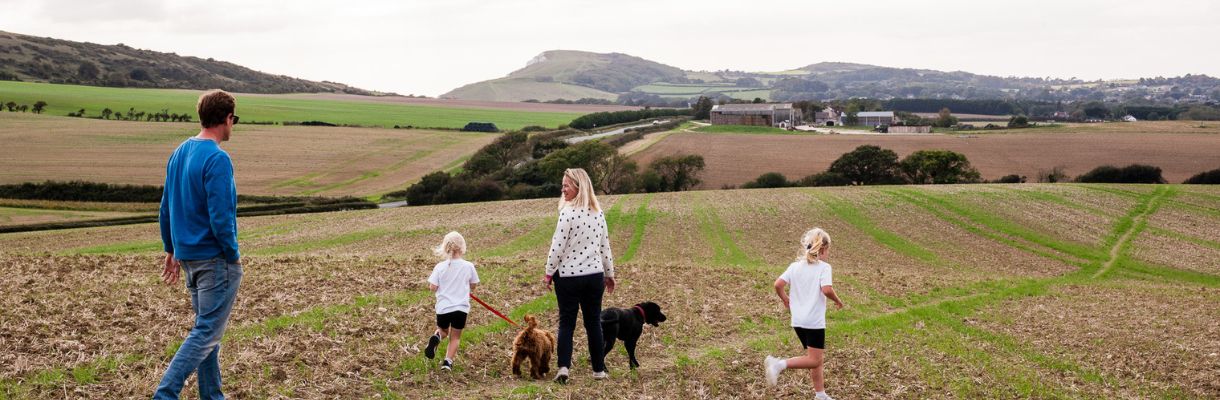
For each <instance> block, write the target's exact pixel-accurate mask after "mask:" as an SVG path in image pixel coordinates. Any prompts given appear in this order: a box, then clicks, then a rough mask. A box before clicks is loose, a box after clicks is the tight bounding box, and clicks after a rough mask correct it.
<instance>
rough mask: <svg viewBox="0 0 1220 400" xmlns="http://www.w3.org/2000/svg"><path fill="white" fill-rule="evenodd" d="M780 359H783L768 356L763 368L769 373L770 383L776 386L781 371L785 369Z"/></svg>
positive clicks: (768, 379) (768, 381)
mask: <svg viewBox="0 0 1220 400" xmlns="http://www.w3.org/2000/svg"><path fill="white" fill-rule="evenodd" d="M780 361H782V360H780V359H778V358H775V357H771V356H767V359H766V360H765V361H764V362H763V368H764V369H765V372H766V374H767V384H768V385H771V386H775V385H776V384H778V383H779V373H780V372H783V371H784V370H783V368H782V367H781V366H780Z"/></svg>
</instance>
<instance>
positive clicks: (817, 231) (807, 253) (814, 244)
mask: <svg viewBox="0 0 1220 400" xmlns="http://www.w3.org/2000/svg"><path fill="white" fill-rule="evenodd" d="M801 246H802V249H801V255H800V256H799V257H797V261H802V260H804V261H805V262H808V263H810V264H812V263H815V262H817V261H818V256H819V254H821V252H822V249H825V248H828V247H830V235H829V234H827V233H826V231H824V230H822V228H813V229H810V230H809V231H808V232H805V235H804V236H802V237H801Z"/></svg>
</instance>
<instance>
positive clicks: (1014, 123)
mask: <svg viewBox="0 0 1220 400" xmlns="http://www.w3.org/2000/svg"><path fill="white" fill-rule="evenodd" d="M1008 127H1009V128H1028V127H1029V118H1026V117H1025V116H1024V115H1014V116H1012V118H1009V119H1008Z"/></svg>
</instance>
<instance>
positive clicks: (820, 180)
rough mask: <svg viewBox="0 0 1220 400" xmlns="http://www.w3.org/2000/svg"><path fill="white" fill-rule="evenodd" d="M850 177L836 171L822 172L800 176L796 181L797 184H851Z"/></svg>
mask: <svg viewBox="0 0 1220 400" xmlns="http://www.w3.org/2000/svg"><path fill="white" fill-rule="evenodd" d="M851 183H852V181H851V179H848V178H847V177H846V176H843V174H840V173H838V172H830V171H826V172H822V173H818V174H813V175H809V176H806V177H804V178H801V180H800V181H798V182H797V185H799V186H848V185H851Z"/></svg>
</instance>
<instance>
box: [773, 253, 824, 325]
mask: <svg viewBox="0 0 1220 400" xmlns="http://www.w3.org/2000/svg"><path fill="white" fill-rule="evenodd" d="M779 279H783V280H784V281H785V282H788V287H789V289H788V307H789V308H790V309H791V311H792V326H794V327H797V328H805V329H826V295H825V294H823V293H822V286H830V285H831V279H830V264H827V263H825V262H823V261H822V260H818V261H817V262H816V263H814V264H810V263H809V262H807V261H805V260H801V261H797V262H794V263H792V264H789V265H788V270H786V271H784V274H783V275H780V276H779Z"/></svg>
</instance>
